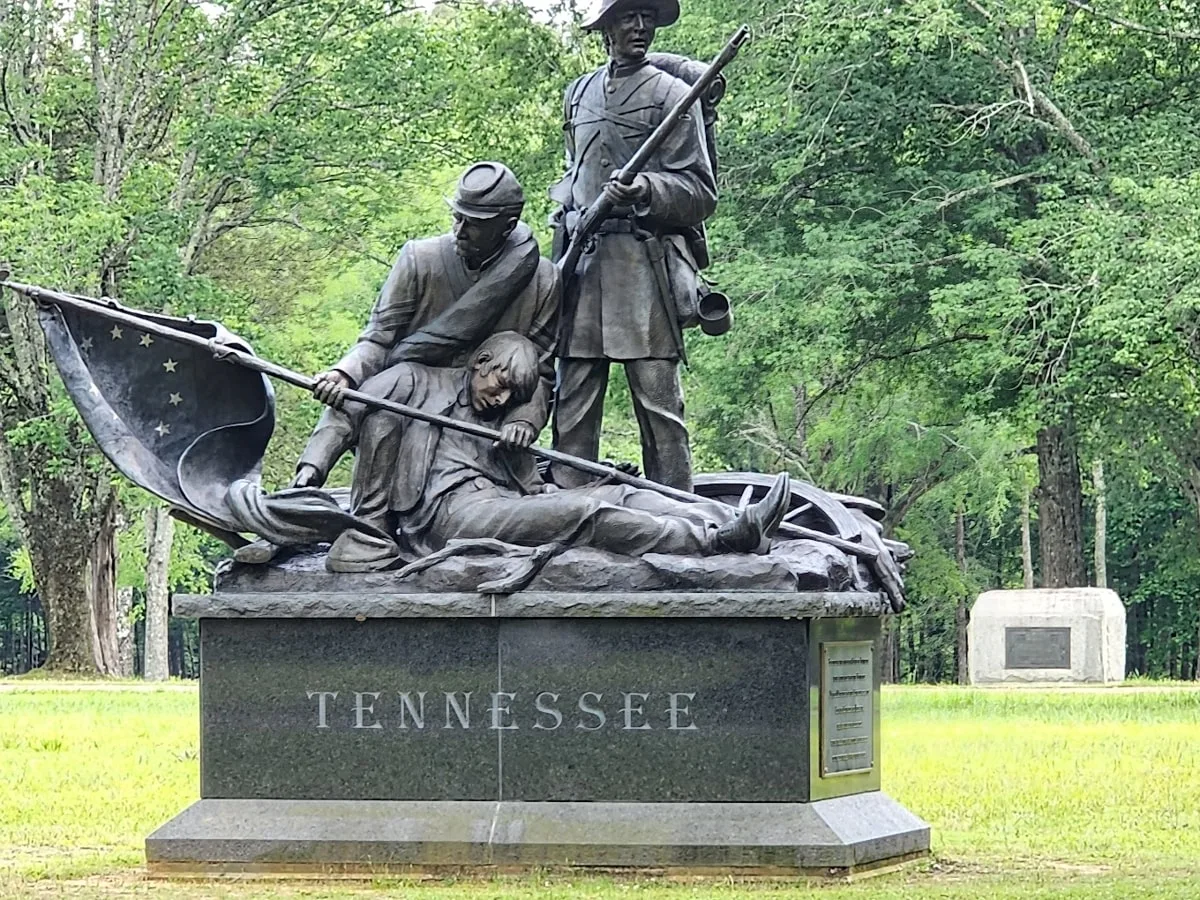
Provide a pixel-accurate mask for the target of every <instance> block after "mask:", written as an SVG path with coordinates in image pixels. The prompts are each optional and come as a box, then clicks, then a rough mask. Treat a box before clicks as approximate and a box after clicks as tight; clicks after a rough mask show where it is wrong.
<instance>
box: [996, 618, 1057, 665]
mask: <svg viewBox="0 0 1200 900" xmlns="http://www.w3.org/2000/svg"><path fill="white" fill-rule="evenodd" d="M1004 667H1005V668H1006V669H1069V668H1071V629H1070V628H1005V629H1004Z"/></svg>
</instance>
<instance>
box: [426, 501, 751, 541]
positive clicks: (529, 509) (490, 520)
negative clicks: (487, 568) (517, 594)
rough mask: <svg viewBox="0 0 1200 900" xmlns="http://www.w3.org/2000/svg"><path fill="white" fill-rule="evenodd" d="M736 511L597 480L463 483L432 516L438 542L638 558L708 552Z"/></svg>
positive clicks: (721, 506) (719, 504)
mask: <svg viewBox="0 0 1200 900" xmlns="http://www.w3.org/2000/svg"><path fill="white" fill-rule="evenodd" d="M736 514H737V511H736V510H735V509H733V508H732V507H730V506H725V505H724V504H721V503H716V502H713V501H709V500H702V501H699V502H697V503H683V502H681V501H679V500H673V499H671V498H670V497H664V496H662V495H661V494H659V493H656V492H655V491H650V490H644V489H642V488H634V487H629V486H627V485H623V484H605V485H596V486H593V487H586V488H575V489H573V490H560V491H555V492H554V493H551V494H531V495H529V496H525V497H522V496H517V495H516V494H515V493H514V492H513V491H511V490H507V489H504V488H498V487H495V488H484V489H482V490H480V489H473V488H472V487H471V486H464V487H462V488H459V489H457V490H455V491H453V492H452V493H451V494H449V495H448V496H446V497H445V498H443V500H442V501H441V503H440V504H439V506H438V509H437V512H436V514H435V516H434V519H433V531H434V533H435V535H436V537H437V538H438V539H439V541H442V542H444V541H448V540H451V539H454V538H466V539H471V538H498V539H500V540H502V541H507V542H508V543H510V544H521V545H524V546H529V547H536V546H539V545H542V544H549V543H551V542H553V541H570V542H571V543H572V545H573V546H578V547H593V548H595V549H597V550H608V551H610V552H612V553H623V554H626V555H629V556H641V555H642V554H643V553H673V554H676V555H680V556H708V555H709V554H712V553H715V552H716V548H715V545H714V537H715V535H716V532H717V529H718V528H720V526H721V525H724V524H725V523H726V522H729V521H731V520H732V519H733V518H734V516H735V515H736Z"/></svg>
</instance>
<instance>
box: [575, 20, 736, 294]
mask: <svg viewBox="0 0 1200 900" xmlns="http://www.w3.org/2000/svg"><path fill="white" fill-rule="evenodd" d="M749 36H750V29H749V28H748V27H747V26H745V25H743V26H742V27H741V28H739V29H738V30H737V31H736V32H735V33H734V35H733V37H731V38H730V39H729V42H728V43H727V44H726V45H725V47H724V49H722V50H721V52H720V53H718V54H717V57H716V58H715V59H714V60H713V61H712V62H711V63H709V66H708V70H707V71H706V72H705V73H704V74H703V75H701V76H700V78H698V79H697V80H696V83H695V84H693V85H692V86H691V89H690V90H689V91H688V92H687V93H686V94H685V95H684V96H683V97H682V98H681V99H680V101H679V102H678V103H676V104H675V105H674V106H673V107H671V111H670V112H668V113H667V115H666V117H665V118H664V119H663V120H662V122H660V123H659V125H658V127H657V128H655V129H654V131H653V132H651V134H650V137H648V138H646V141H645V143H643V144H642V146H640V147H639V148H638V150H637V152H636V153H634V154H633V158H632V159H631V160H629V162H627V163H625V165H624V166H622V167H621V169H620V171H618V172H617V174H616V175H615V176H614V177H613V180H614V181H617V182H619V183H621V184H623V185H630V184H633V180H634V179H635V178H636V177H637V176H638V173H640V172H641V171H642V169H644V168H645V167H646V164H647V163H648V162H649V161H650V158H651V157H652V156H654V154H655V153H657V152H658V149H659V148H660V147H661V146H662V145H663V142H664V141H665V140H666V139H667V138H668V137H670V135H671V132H672V131H674V130H675V127H676V126H677V125H678V124H679V122H680V120H681V119H682V118H683V117H684V116H685V115H687V112H688V110H689V109H691V108H692V104H694V103H695V102H696V101H697V100H699V99H700V98H701V97H703V96H704V95H705V94H707V93H708V90H709V88H710V87H711V86H712V84H713V82H714V81H716V80H717V76H718V75H720V74H721V70H722V69H724V68H725V66H727V65H728V64H729V63H730V62H731V61H732V60H733V58H734V57H735V56H737V53H738V50H740V49H741V48H742V44H744V43H746V39H747V38H748V37H749ZM613 207H614V204H613V201H612V200H610V199H609V197H608V195H607V194H605V193H601V194H600V196H599V197H597V198H596V200H595V202H594V203H592V205H591V206H589V207H588V208H587V210H586V211H585V212H584V214H583V215H582V216H580V217H579V222H578V224H577V225H576V226H575V229H574V231H573V232H572V233H571V236H570V239H569V240H570V243H569V244H568V246H567V252H566V253H564V254H563V255H562V258H561V259H560V260H559V261H558V268H559V271H560V272H562V276H563V281H564V282H566V281H567V280H568V279H569V278H570V277H571V276H572V275H573V274H574V273H575V267H576V266H577V265H579V258H580V257H581V256H583V251H584V249H585V248H586V247H587V245H588V242H589V241H590V240H591V239H592V238H593V237H595V236H596V231H597V230H598V229H599V228H600V223H601V222H603V221H604V220H605V219H607V218H608V217H609V216H610V215H612V211H613ZM666 300H667V298H664V301H666Z"/></svg>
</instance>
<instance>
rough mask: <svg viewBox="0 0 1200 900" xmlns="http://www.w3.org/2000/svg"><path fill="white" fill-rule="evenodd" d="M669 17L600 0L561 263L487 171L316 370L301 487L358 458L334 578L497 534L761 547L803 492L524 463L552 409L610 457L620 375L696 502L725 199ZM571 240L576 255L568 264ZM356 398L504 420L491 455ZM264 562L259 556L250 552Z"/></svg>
mask: <svg viewBox="0 0 1200 900" xmlns="http://www.w3.org/2000/svg"><path fill="white" fill-rule="evenodd" d="M678 16H679V5H678V3H677V2H675V0H606V2H604V3H603V4H602V6H601V7H600V9H599V10H598V12H597V13H596V14H595V15H594V16H593V17H592V18H591V19H590V20H589V21H588V22H587V23H586V26H587V27H588V28H589V29H592V30H595V31H598V32H600V34H601V35H602V36H603V39H604V43H605V46H606V48H607V50H608V55H609V62H608V63H607V64H606V65H604V66H602V67H601V68H599V69H597V70H596V71H594V72H591V73H590V74H587V75H584V76H582V77H580V78H579V79H577V80H576V81H575V82H574V83H572V84H571V85H570V86H569V87H568V88H567V90H566V94H565V98H564V102H563V130H564V134H565V137H566V150H567V160H568V165H567V171H566V173H565V174H564V176H563V177H562V179H561V180H560V181H559V182H558V183H557V184H555V185H554V186H553V187H552V188H551V189H550V196H551V198H552V199H554V200H555V201H557V204H558V209H557V211H556V212H555V215H554V218H553V221H552V224H553V226H554V228H555V232H556V234H555V247H556V253H555V257H556V258H555V259H554V260H551V259H545V258H543V257H542V256H541V255H540V253H539V251H538V247H537V244H536V242H535V240H534V237H533V234H532V232H531V231H530V229H529V227H528V226H527V225H525V224H524V223H523V222H522V221H521V215H522V212H523V210H524V205H525V195H524V191H523V190H522V187H521V184H520V183H519V182H518V180H517V178H516V176H515V175H514V174H513V172H512V171H510V170H509V169H508V167H507V166H505V165H503V164H502V163H499V162H480V163H476V164H474V165H472V166H470V167H469V168H468V169H467V170H466V171H465V172H464V173H463V175H462V177H461V178H460V179H459V182H458V185H457V188H456V190H455V192H454V195H453V197H451V198H450V199H449V200H448V201H447V202H448V204H449V207H450V211H451V214H452V216H453V223H454V224H453V229H452V231H451V232H450V233H449V234H444V235H440V236H438V237H432V238H425V239H421V240H414V241H410V242H409V243H407V244H406V245H405V246H404V247H403V248H402V249H401V251H400V253H399V256H398V258H397V260H396V262H395V264H394V265H393V267H392V270H391V272H390V273H389V275H388V277H387V280H386V282H385V283H384V285H383V288H382V290H381V291H380V294H379V297H378V299H377V300H376V302H375V305H374V307H373V308H372V310H371V314H370V318H369V321H368V323H367V326H366V328H365V329H364V331H363V332H362V335H361V336H360V337H359V339H358V341H357V343H356V344H355V345H354V346H353V347H352V348H350V350H349V352H348V353H346V355H345V356H344V357H342V359H341V360H339V361H338V362H337V363H336V364H335V365H334V366H332V367H331V368H330V369H329V371H327V372H323V373H321V374H320V375H318V376H317V377H316V379H315V381H316V384H315V386H314V388H313V392H314V394H315V395H316V396H317V398H319V399H320V400H321V401H322V402H324V403H325V404H327V406H328V408H327V409H326V411H325V413H324V414H323V415H322V417H321V420H320V422H319V423H318V425H317V427H316V429H315V431H314V432H313V435H312V437H311V438H310V440H309V442H308V445H307V447H306V449H305V450H304V453H303V454H302V455H301V457H300V460H299V463H298V465H297V469H296V476H295V480H294V483H293V486H294V487H296V488H318V487H320V486H321V485H322V484H324V481H325V479H326V478H327V477H328V474H329V471H330V469H331V468H332V467H333V465H334V464H335V463H336V462H337V461H338V459H340V458H341V456H342V455H343V454H345V453H346V452H348V451H350V450H353V451H354V453H355V462H354V474H353V483H352V488H351V495H350V510H349V511H350V512H351V513H352V514H353V516H355V517H356V518H357V519H359V520H360V521H361V522H363V523H364V524H365V525H366V526H368V527H359V528H348V529H345V530H344V531H342V533H341V534H340V536H339V537H338V538H337V539H336V540H335V541H334V542H333V544H332V547H331V548H330V551H329V555H328V559H327V565H328V567H329V568H330V569H332V570H334V571H351V572H353V571H371V570H377V569H386V568H392V567H395V566H396V565H397V564H398V563H399V562H401V561H403V560H406V559H411V558H413V557H414V556H420V555H422V554H427V553H430V552H433V551H436V550H438V549H440V548H441V547H443V546H444V545H445V544H446V542H447V541H450V540H470V539H487V538H497V539H502V540H503V541H505V542H508V543H511V544H516V545H520V546H539V545H545V544H551V543H560V544H564V543H565V544H570V545H576V546H590V547H595V548H598V549H603V550H610V551H613V552H618V553H625V554H630V555H640V554H643V553H649V552H658V553H674V554H682V555H692V556H699V555H709V554H714V553H722V552H736V553H746V552H755V551H762V552H765V550H766V549H767V548H768V547H769V543H770V536H771V535H772V534H773V533H774V531H775V529H776V528H777V527H778V525H779V523H780V521H781V520H782V517H783V514H784V512H785V510H786V508H787V504H788V501H789V499H790V497H789V490H788V478H787V476H786V475H781V476H780V477H779V478H778V479H777V480H776V483H775V485H774V486H773V488H772V490H771V491H770V492H769V493H768V494H767V496H766V497H765V498H764V499H763V500H761V501H760V502H759V503H757V504H753V505H751V506H749V507H748V508H745V509H742V510H737V509H734V508H732V507H729V506H726V505H724V504H721V503H716V502H712V501H704V500H699V499H697V501H696V502H693V503H685V502H682V501H680V500H677V499H673V498H671V497H667V496H663V495H662V494H660V493H658V492H656V491H654V490H647V489H644V488H637V487H630V486H628V485H625V484H613V483H608V484H605V483H596V482H595V481H594V480H593V479H592V477H591V476H590V475H588V474H587V473H583V472H580V471H578V470H576V469H574V468H571V467H569V466H562V465H555V466H553V467H551V468H550V470H549V471H547V472H545V473H539V471H538V470H537V468H536V467H535V466H534V465H533V459H532V457H530V455H529V454H528V453H524V452H522V451H523V449H524V448H526V447H529V446H531V445H532V444H533V443H534V441H536V439H537V437H538V435H539V434H540V433H541V431H542V429H543V428H544V427H545V426H546V425H547V423H548V421H549V420H550V419H551V409H553V416H552V418H553V426H552V427H553V444H554V447H555V449H557V450H560V451H563V452H565V453H568V454H571V455H573V456H577V457H582V458H584V459H589V460H595V459H597V457H598V454H599V450H600V430H601V422H602V416H603V408H604V397H605V392H606V388H607V385H608V376H609V369H610V367H611V364H612V363H614V362H616V363H621V364H622V365H623V366H624V367H625V373H626V377H627V379H628V383H629V387H630V393H631V395H632V399H633V407H634V411H635V414H636V416H637V421H638V425H639V428H640V431H641V444H642V467H643V469H644V471H645V473H646V475H647V477H648V478H650V479H651V480H653V481H655V482H658V483H661V484H663V485H667V486H669V487H674V488H677V489H681V490H685V491H687V490H690V489H691V485H692V470H691V453H690V449H689V445H688V432H687V426H686V424H685V422H684V408H683V392H682V389H681V386H680V378H679V368H680V364H681V361H682V359H683V357H684V350H683V334H682V329H683V328H685V327H688V326H691V325H694V324H696V322H697V320H698V305H699V300H700V297H701V295H702V292H703V291H704V285H703V282H702V280H701V278H700V276H699V274H698V273H699V270H700V268H701V266H702V265H706V264H707V248H706V246H705V237H704V221H705V219H706V218H708V217H709V216H710V215H711V214H712V212H713V210H714V209H715V207H716V203H717V189H716V178H715V174H714V164H715V160H714V158H713V153H712V147H711V141H710V140H709V136H708V134H707V132H706V129H705V111H704V109H703V104H702V103H701V102H699V101H697V102H695V103H692V104H688V103H686V99H687V97H688V93H689V90H690V88H691V87H692V85H691V84H690V83H689V82H688V81H685V80H684V79H683V78H681V77H679V76H678V75H675V74H672V73H671V72H670V71H668V69H672V68H673V69H675V70H676V71H679V70H680V63H681V61H682V63H683V64H685V66H686V65H687V64H691V61H689V60H685V59H684V58H682V57H673V56H671V57H663V59H662V62H663V65H662V66H660V65H656V60H657V59H658V57H656V56H652V55H651V54H650V52H649V51H650V46H651V43H652V41H653V39H654V35H655V31H656V30H657V29H658V28H660V27H666V26H668V25H671V24H672V23H674V22H675V21H676V19H677V18H678ZM691 65H692V69H691V70H690V71H692V72H693V73H695V72H697V71H699V72H701V73H702V72H703V71H704V67H703V66H699V67H698V69H697V67H696V65H695V64H691ZM675 107H681V112H682V114H681V115H677V116H676V119H677V121H674V122H673V123H672V124H669V126H668V127H666V128H664V129H662V130H661V131H660V133H659V135H658V137H657V138H656V140H655V143H654V145H653V152H652V153H650V154H649V155H648V156H647V153H646V151H643V154H642V155H643V156H646V159H645V160H644V162H642V163H641V164H640V165H639V166H638V167H637V168H638V171H637V172H636V173H631V175H632V177H629V178H628V179H627V182H628V183H626V182H625V181H623V180H622V179H620V178H618V177H615V176H616V174H617V170H619V169H621V168H622V167H625V166H627V164H628V163H630V160H631V159H633V158H634V157H635V155H636V154H637V153H638V152H639V150H642V149H643V148H644V146H645V145H646V143H647V140H648V138H650V137H651V136H652V135H653V134H654V133H655V131H656V129H659V126H660V125H661V124H662V123H663V121H664V119H665V118H667V117H668V116H669V115H670V113H671V111H672V110H673V109H674V108H675ZM597 203H602V204H603V206H604V209H605V215H604V216H603V218H601V219H599V221H596V222H594V224H593V225H592V226H591V227H590V228H589V229H588V230H587V231H586V233H585V232H584V231H583V230H582V229H581V227H580V224H581V219H582V217H584V216H585V215H586V213H587V211H588V210H589V209H590V208H593V207H595V206H596V205H597ZM595 218H596V217H595V216H593V219H595ZM573 242H574V243H577V244H583V245H585V246H582V245H581V246H577V247H576V248H575V249H576V252H575V254H574V259H573V260H572V263H573V264H572V265H571V266H570V269H569V270H564V267H563V266H562V265H561V261H562V257H563V256H564V255H565V254H566V248H567V247H569V246H570V245H571V243H573ZM350 389H353V390H358V391H361V392H362V393H364V394H368V395H371V396H372V397H379V398H385V399H388V400H391V401H393V402H397V403H403V404H405V405H406V406H410V407H413V408H416V409H420V410H424V411H427V412H431V413H436V414H438V415H441V416H446V417H449V418H451V419H455V420H459V421H461V422H464V423H475V424H487V425H492V426H494V427H496V428H497V429H498V431H499V433H500V440H498V441H497V442H495V443H494V444H492V443H489V442H486V441H483V440H481V439H480V438H478V437H476V436H473V435H471V434H468V433H465V432H463V431H459V430H456V429H454V428H448V427H439V426H437V425H434V424H431V423H428V422H422V421H417V420H413V419H409V418H406V417H404V416H400V415H396V414H395V413H391V412H387V411H384V410H379V409H376V408H372V407H369V406H367V405H364V404H363V403H360V402H346V392H347V390H350ZM269 553H270V551H269V550H267V551H266V552H264V548H263V547H262V546H261V545H260V546H258V547H255V546H251V547H249V548H246V549H244V550H243V551H242V552H241V553H240V554H239V556H240V558H242V559H244V560H247V561H249V560H253V559H255V558H256V557H261V556H263V555H269Z"/></svg>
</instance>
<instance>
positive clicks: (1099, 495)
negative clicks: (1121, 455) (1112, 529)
mask: <svg viewBox="0 0 1200 900" xmlns="http://www.w3.org/2000/svg"><path fill="white" fill-rule="evenodd" d="M1092 487H1093V488H1094V489H1095V492H1096V543H1095V547H1094V555H1095V564H1096V587H1100V588H1106V587H1108V501H1107V500H1106V499H1105V496H1104V460H1102V459H1098V460H1096V461H1095V462H1094V463H1092Z"/></svg>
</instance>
